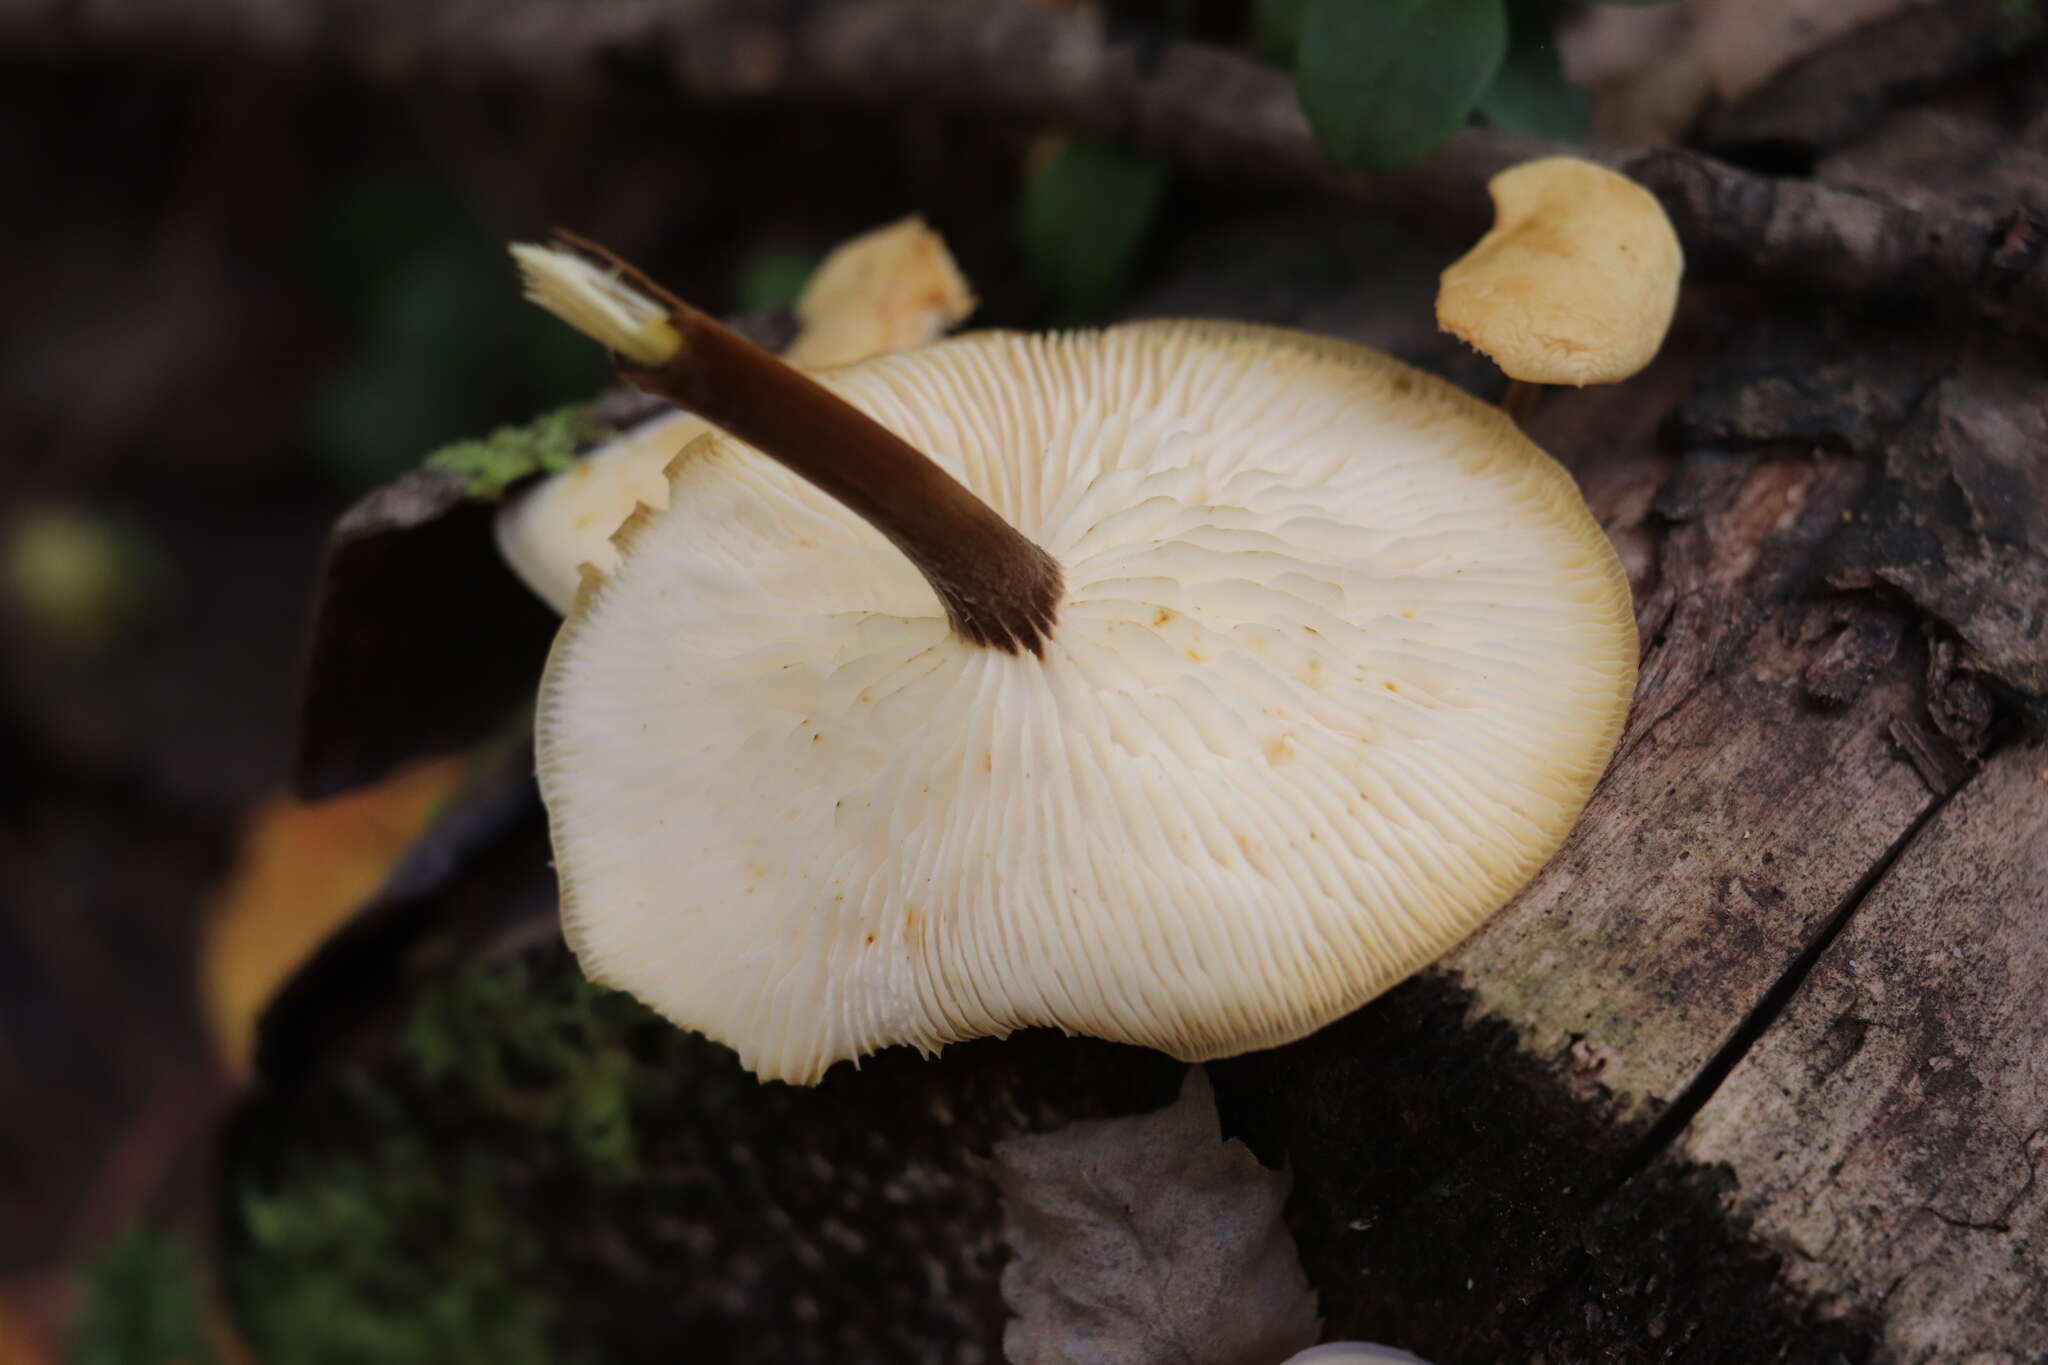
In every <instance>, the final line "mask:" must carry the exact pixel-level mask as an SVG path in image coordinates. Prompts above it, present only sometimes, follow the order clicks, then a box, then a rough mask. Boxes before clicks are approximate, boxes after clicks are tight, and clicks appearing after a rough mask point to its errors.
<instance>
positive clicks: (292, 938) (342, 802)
mask: <svg viewBox="0 0 2048 1365" xmlns="http://www.w3.org/2000/svg"><path fill="white" fill-rule="evenodd" d="M467 766H468V764H467V760H466V759H462V758H450V759H439V760H435V761H433V762H428V763H421V764H418V765H416V766H414V767H411V768H406V769H404V770H402V771H400V772H399V773H397V774H396V775H394V776H392V777H388V778H386V779H384V780H383V781H381V782H379V783H377V784H376V785H375V786H371V787H364V788H361V789H359V790H357V791H353V792H350V793H348V794H347V795H345V796H337V797H332V798H330V799H328V800H325V801H312V802H307V801H298V800H294V799H293V798H291V797H288V796H275V797H272V798H271V799H270V800H268V801H267V802H265V803H264V804H263V806H262V807H261V808H259V809H258V810H257V812H256V814H255V815H254V816H253V817H252V818H251V819H250V821H249V824H248V827H247V828H246V829H245V830H244V831H243V835H242V848H241V852H240V854H239V855H238V856H237V858H236V862H235V867H234V870H233V871H232V872H231V873H230V874H229V877H228V881H227V885H226V886H225V887H224V888H223V889H222V891H221V894H220V898H219V900H218V901H217V902H216V904H215V907H214V912H213V915H212V917H211V919H210V920H209V921H208V924H207V931H206V940H205V942H204V944H203V945H202V946H201V950H200V959H199V977H200V982H199V984H200V998H201V1001H202V1003H203V1004H204V1006H205V1010H206V1017H207V1021H208V1023H209V1024H210V1025H211V1026H212V1029H213V1036H214V1040H215V1042H216V1044H217V1045H218V1046H219V1048H220V1054H221V1059H222V1061H223V1063H224V1064H225V1065H226V1066H227V1068H228V1070H229V1072H230V1073H232V1074H233V1075H236V1076H242V1075H245V1074H247V1071H248V1066H249V1057H250V1051H251V1048H252V1047H253V1046H254V1043H255V1035H256V1019H257V1017H258V1016H259V1015H260V1014H261V1013H262V1012H263V1007H264V1006H265V1005H266V1004H268V1003H269V1001H270V997H271V996H272V995H273V994H274V993H275V992H276V990H277V988H278V987H279V986H280V985H282V984H283V983H284V981H285V980H286V979H287V978H288V977H290V976H291V974H292V973H293V972H294V971H295V970H297V968H298V967H299V965H300V964H301V963H303V962H304V961H305V960H306V959H307V958H308V957H309V956H311V954H312V953H313V951H314V949H316V948H318V947H319V946H320V944H321V943H322V942H324V941H325V940H326V939H327V937H328V935H330V934H332V933H333V932H334V931H335V930H336V929H338V928H340V927H341V926H342V925H343V924H344V923H346V922H347V921H348V918H349V917H350V916H351V915H353V914H354V913H355V912H356V910H358V909H359V908H360V907H361V906H362V905H363V903H364V902H366V901H367V900H369V899H370V897H371V896H372V895H373V894H375V892H376V890H377V888H378V886H380V885H381V884H382V883H383V881H384V878H385V877H386V876H387V875H388V874H389V873H390V872H391V869H392V867H393V866H394V865H395V864H396V863H397V861H398V859H399V856H400V855H401V854H403V853H404V852H405V850H406V849H407V848H408V847H410V846H411V844H412V842H413V840H414V839H415V838H417V837H418V836H419V834H420V832H421V831H422V830H424V829H425V828H426V826H427V822H428V821H429V820H430V819H431V818H432V817H433V814H434V812H435V810H436V809H437V808H438V807H439V806H440V804H441V802H442V801H443V800H444V799H446V798H447V797H448V796H449V795H450V794H451V793H453V792H454V790H455V788H456V785H457V784H458V783H459V782H460V781H461V780H462V776H463V774H464V772H465V771H467Z"/></svg>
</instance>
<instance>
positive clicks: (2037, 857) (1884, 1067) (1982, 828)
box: [1678, 747, 2048, 1365]
mask: <svg viewBox="0 0 2048 1365" xmlns="http://www.w3.org/2000/svg"><path fill="white" fill-rule="evenodd" d="M1678 1151H1679V1152H1680V1153H1682V1154H1683V1155H1684V1156H1686V1157H1688V1158H1691V1159H1694V1160H1698V1161H1706V1162H1726V1163H1727V1164H1728V1165H1729V1167H1730V1168H1731V1169H1732V1170H1733V1172H1734V1177H1735V1182H1736V1183H1735V1186H1734V1188H1733V1189H1732V1190H1730V1191H1729V1193H1728V1194H1727V1196H1726V1197H1727V1200H1728V1203H1729V1205H1730V1206H1731V1207H1732V1208H1733V1209H1735V1210H1737V1211H1739V1213H1740V1214H1741V1215H1742V1216H1744V1217H1746V1218H1748V1219H1749V1220H1751V1222H1752V1223H1753V1225H1754V1227H1755V1229H1756V1231H1757V1232H1758V1234H1759V1235H1761V1236H1763V1237H1765V1238H1768V1239H1770V1240H1771V1241H1773V1242H1774V1243H1776V1244H1778V1245H1780V1246H1782V1247H1783V1248H1784V1249H1785V1250H1786V1251H1787V1252H1788V1253H1789V1254H1788V1257H1787V1260H1786V1268H1787V1274H1788V1276H1789V1277H1790V1279H1791V1280H1792V1281H1793V1282H1794V1283H1796V1284H1798V1285H1800V1286H1801V1287H1803V1288H1805V1289H1807V1290H1809V1291H1811V1292H1813V1293H1816V1294H1820V1295H1824V1296H1826V1297H1827V1298H1828V1299H1829V1300H1830V1301H1833V1302H1840V1303H1856V1304H1863V1305H1876V1309H1877V1312H1878V1313H1879V1315H1880V1317H1881V1320H1882V1324H1883V1332H1884V1344H1885V1352H1884V1356H1883V1359H1885V1360H1888V1361H1896V1362H1899V1365H1922V1363H1923V1362H1924V1363H1926V1365H1932V1363H1933V1362H1946V1361H1970V1362H1975V1363H1976V1365H1992V1362H2013V1365H2021V1363H2023V1362H2028V1361H2038V1360H2040V1359H2041V1358H2042V1355H2043V1353H2044V1352H2048V1270H2044V1267H2048V1180H2044V1179H2043V1178H2042V1175H2043V1167H2044V1166H2048V750H2043V749H2041V748H2035V747H2027V748H2022V747H2012V748H2008V749H2005V750H2004V751H2002V752H2000V753H1999V754H1997V755H1996V756H1995V757H1993V758H1992V759H1991V760H1990V762H1989V763H1988V764H1987V765H1986V767H1985V769H1984V771H1983V772H1982V773H1980V774H1979V775H1977V776H1976V777H1975V778H1974V779H1973V780H1972V781H1971V782H1970V784H1969V785H1968V786H1967V787H1965V788H1964V790H1963V791H1962V792H1961V793H1960V794H1959V795H1958V796H1957V797H1956V798H1955V799H1954V800H1953V801H1951V802H1950V803H1949V804H1948V805H1947V806H1946V807H1945V808H1944V809H1943V810H1942V811H1941V812H1940V813H1939V814H1938V815H1936V816H1935V818H1934V819H1933V820H1932V821H1931V822H1929V824H1928V826H1927V828H1926V829H1925V830H1924V831H1923V832H1922V833H1921V835H1920V836H1919V838H1918V839H1916V840H1915V841H1914V843H1913V844H1912V846H1911V847H1909V848H1908V849H1907V850H1906V851H1905V853H1904V854H1903V856H1902V857H1901V858H1900V860H1899V863H1898V865H1897V866H1896V867H1895V868H1894V869H1893V871H1892V873H1891V875H1890V876H1888V877H1887V878H1885V879H1884V880H1883V881H1882V882H1880V883H1879V884H1878V886H1877V887H1876V888H1875V889H1874V890H1873V892H1872V893H1871V895H1870V896H1869V898H1868V900H1867V901H1866V902H1865V903H1864V904H1863V905H1862V906H1861V907H1859V908H1858V909H1857V911H1856V913H1855V915H1854V917H1853V918H1852V919H1851V920H1850V922H1849V924H1848V926H1847V928H1846V929H1845V931H1844V932H1843V933H1842V935H1841V937H1840V938H1839V939H1837V940H1836V941H1835V943H1834V944H1833V945H1832V946H1831V947H1830V948H1829V950H1828V952H1827V954H1826V955H1825V956H1824V957H1823V958H1822V959H1821V961H1820V962H1819V964H1818V965H1817V966H1816V968H1815V969H1814V971H1813V973H1812V975H1811V976H1810V977H1809V978H1808V979H1807V980H1806V982H1805V983H1804V985H1803V987H1802V989H1801V990H1800V993H1799V994H1798V996H1797V997H1796V998H1795V999H1794V1000H1793V1001H1792V1003H1791V1005H1790V1007H1789V1008H1788V1009H1787V1011H1786V1013H1785V1015H1784V1016H1783V1018H1782V1019H1781V1020H1780V1022H1779V1023H1778V1025H1777V1027H1776V1028H1774V1029H1772V1030H1771V1031H1770V1032H1769V1033H1768V1034H1766V1035H1765V1037H1764V1038H1763V1039H1762V1041H1761V1042H1760V1043H1759V1044H1758V1045H1757V1046H1756V1047H1755V1048H1754V1049H1753V1050H1752V1051H1751V1052H1750V1053H1749V1055H1748V1056H1747V1057H1746V1058H1744V1060H1743V1061H1742V1063H1741V1064H1740V1065H1739V1066H1737V1067H1736V1068H1735V1070H1734V1071H1733V1073H1732V1074H1731V1075H1730V1076H1729V1077H1728V1080H1727V1082H1726V1083H1725V1084H1724V1085H1723V1086H1722V1087H1721V1088H1720V1090H1719V1091H1718V1092H1717V1093H1716V1094H1715V1095H1714V1097H1713V1099H1712V1100H1711V1101H1710V1102H1709V1103H1708V1104H1707V1105H1706V1107H1705V1108H1704V1109H1703V1110H1702V1111H1701V1112H1700V1114H1699V1116H1698V1118H1697V1119H1695V1121H1694V1122H1693V1124H1692V1125H1691V1127H1690V1128H1689V1129H1688V1130H1687V1131H1686V1132H1685V1134H1684V1135H1683V1137H1682V1138H1681V1139H1680V1141H1679V1144H1678Z"/></svg>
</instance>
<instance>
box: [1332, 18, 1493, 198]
mask: <svg viewBox="0 0 2048 1365" xmlns="http://www.w3.org/2000/svg"><path fill="white" fill-rule="evenodd" d="M1507 42H1508V21H1507V13H1506V10H1505V9H1504V8H1503V5H1502V0H1310V3H1309V6H1308V12H1307V13H1306V14H1304V15H1303V16H1302V22H1301V46H1300V50H1299V52H1298V54H1297V56H1296V60H1295V77H1294V79H1295V89H1296V91H1297V93H1298V94H1299V95H1300V98H1301V107H1302V110H1303V111H1304V112H1305V113H1306V114H1307V115H1308V121H1309V125H1310V127H1312V128H1313V129H1314V130H1315V134H1316V141H1318V142H1319V143H1321V144H1322V147H1323V150H1324V151H1325V152H1327V153H1329V155H1330V159H1331V160H1333V161H1335V162H1336V163H1337V164H1338V165H1340V166H1343V167H1345V168H1346V169H1348V170H1356V171H1393V170H1399V169H1400V168H1401V167H1403V166H1406V165H1408V164H1410V163H1411V162H1414V161H1419V160H1420V159H1421V158H1423V157H1424V156H1426V155H1428V154H1429V153H1430V152H1431V151H1432V150H1433V149H1434V148H1435V147H1436V145H1437V144H1438V143H1440V142H1442V141H1443V140H1444V139H1445V138H1447V137H1449V136H1450V135H1451V134H1452V133H1453V132H1456V131H1457V129H1458V128H1459V127H1460V126H1461V125H1462V124H1463V123H1464V122H1465V119H1466V117H1467V116H1468V115H1470V114H1471V112H1472V110H1473V107H1474V106H1475V105H1476V104H1477V103H1478V102H1479V97H1480V96H1481V95H1482V94H1484V93H1485V91H1486V89H1487V87H1488V86H1490V85H1491V84H1493V78H1494V75H1495V73H1496V72H1498V71H1499V70H1500V66H1501V61H1502V58H1503V57H1504V56H1505V55H1506V52H1507Z"/></svg>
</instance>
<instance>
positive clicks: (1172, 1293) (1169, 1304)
mask: <svg viewBox="0 0 2048 1365" xmlns="http://www.w3.org/2000/svg"><path fill="white" fill-rule="evenodd" d="M994 1170H995V1176H996V1181H997V1184H998V1185H999V1186H1000V1188H1001V1190H1002V1195H1003V1236H1004V1239H1005V1240H1006V1241H1007V1242H1008V1243H1009V1245H1010V1249H1011V1251H1012V1253H1013V1255H1012V1259H1011V1261H1010V1264H1009V1265H1008V1266H1006V1267H1005V1268H1004V1270H1003V1281H1002V1287H1003V1301H1004V1302H1005V1303H1007V1304H1008V1305H1009V1307H1010V1311H1011V1312H1012V1313H1014V1314H1015V1315H1016V1316H1015V1318H1014V1319H1013V1320H1012V1321H1011V1323H1010V1325H1009V1328H1008V1330H1007V1331H1006V1332H1005V1333H1004V1335H1003V1354H1004V1355H1005V1356H1007V1357H1008V1358H1009V1360H1010V1362H1011V1365H1278V1362H1280V1361H1282V1360H1285V1359H1286V1358H1287V1357H1288V1356H1289V1355H1291V1354H1292V1353H1293V1352H1295V1351H1298V1350H1301V1349H1302V1348H1303V1347H1306V1346H1308V1345H1309V1344H1310V1343H1311V1342H1313V1341H1314V1340H1315V1339H1316V1336H1317V1331H1318V1326H1319V1324H1318V1321H1317V1317H1316V1296H1315V1291H1314V1290H1313V1289H1311V1288H1310V1287H1309V1283H1308V1277H1307V1276H1306V1275H1304V1274H1303V1273H1302V1269H1301V1261H1300V1258H1299V1257H1298V1256H1297V1255H1296V1254H1295V1249H1294V1238H1293V1236H1292V1235H1291V1234H1289V1232H1288V1231H1287V1226H1286V1224H1285V1223H1283V1222H1282V1221H1281V1218H1280V1214H1281V1209H1282V1208H1283V1207H1284V1206H1285V1204H1286V1202H1287V1190H1288V1187H1289V1186H1290V1185H1291V1184H1292V1180H1291V1178H1290V1177H1289V1176H1288V1175H1287V1174H1286V1173H1285V1172H1282V1171H1269V1170H1267V1169H1266V1168H1265V1167H1263V1166H1261V1165H1259V1162H1258V1158H1256V1157H1254V1156H1253V1155H1252V1154H1251V1151H1250V1150H1249V1149H1248V1148H1246V1147H1245V1145H1244V1144H1243V1143H1241V1142H1238V1141H1236V1140H1234V1139H1233V1140H1232V1141H1229V1142H1225V1141H1224V1140H1223V1133H1222V1127H1221V1124H1220V1123H1219V1122H1218V1120H1217V1117H1216V1101H1215V1098H1214V1096H1213V1095H1212V1094H1211V1092H1210V1089H1209V1079H1208V1075H1207V1073H1206V1072H1204V1071H1203V1069H1202V1068H1200V1067H1196V1068H1194V1069H1193V1070H1191V1071H1190V1072H1189V1073H1188V1079H1187V1082H1186V1084H1185V1085H1183V1086H1182V1088H1181V1094H1180V1098H1179V1099H1178V1100H1177V1101H1175V1102H1174V1103H1173V1104H1171V1105H1169V1106H1168V1107H1166V1108H1165V1109H1161V1110H1159V1111H1157V1112H1156V1113H1151V1114H1140V1115H1137V1116H1136V1117H1133V1118H1121V1119H1089V1120H1083V1121H1081V1122H1079V1123H1072V1124H1069V1125H1068V1126H1066V1127H1065V1128H1061V1129H1059V1130H1057V1131H1055V1132H1051V1133H1043V1134H1034V1135H1031V1136H1027V1137H1017V1138H1011V1139H1009V1140H1007V1141H1004V1142H1000V1143H997V1144H996V1150H995V1162H994Z"/></svg>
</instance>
